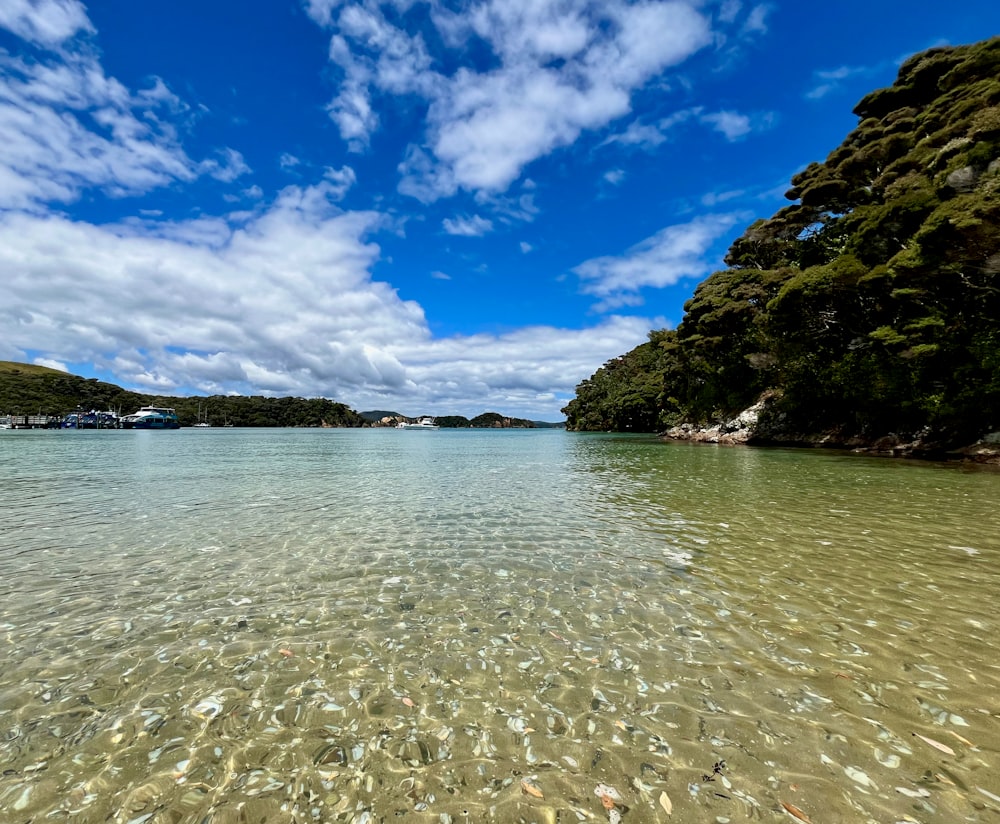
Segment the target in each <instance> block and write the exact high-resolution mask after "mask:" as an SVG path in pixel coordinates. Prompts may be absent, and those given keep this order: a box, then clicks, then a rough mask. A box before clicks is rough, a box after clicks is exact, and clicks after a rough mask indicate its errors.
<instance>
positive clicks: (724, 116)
mask: <svg viewBox="0 0 1000 824" xmlns="http://www.w3.org/2000/svg"><path fill="white" fill-rule="evenodd" d="M701 122H702V123H706V124H708V125H709V126H711V127H712V128H713V129H715V131H717V132H720V133H721V134H723V135H725V137H726V140H730V141H733V140H738V139H739V138H741V137H744V136H746V135H748V134H749V133H750V132H751V131H752V130H753V126H752V125H751V123H750V118H749V117H748V116H747V115H745V114H740V113H739V112H729V111H722V112H710V113H709V114H703V115H702V116H701Z"/></svg>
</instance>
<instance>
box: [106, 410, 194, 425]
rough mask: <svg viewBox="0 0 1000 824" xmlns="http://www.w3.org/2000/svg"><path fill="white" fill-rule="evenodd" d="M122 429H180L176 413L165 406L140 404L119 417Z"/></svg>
mask: <svg viewBox="0 0 1000 824" xmlns="http://www.w3.org/2000/svg"><path fill="white" fill-rule="evenodd" d="M121 425H122V429H180V428H181V424H180V421H179V420H177V413H176V412H175V411H174V410H173V409H171V408H169V407H166V406H142V407H140V408H139V411H138V412H134V413H132V414H131V415H126V416H125V417H124V418H122V419H121Z"/></svg>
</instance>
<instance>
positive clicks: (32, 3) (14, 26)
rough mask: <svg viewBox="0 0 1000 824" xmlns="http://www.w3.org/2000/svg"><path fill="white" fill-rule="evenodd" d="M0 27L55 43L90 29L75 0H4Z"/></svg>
mask: <svg viewBox="0 0 1000 824" xmlns="http://www.w3.org/2000/svg"><path fill="white" fill-rule="evenodd" d="M0 27H2V28H5V29H7V30H8V31H11V32H13V33H14V34H16V35H17V36H18V37H20V38H22V39H23V40H27V41H29V42H31V43H36V44H38V45H41V46H46V47H54V46H58V45H59V44H60V43H62V42H63V41H64V40H67V39H69V38H70V37H73V36H74V35H75V34H76V33H77V32H92V31H93V30H94V29H93V26H92V25H91V23H90V20H89V19H88V18H87V12H86V9H85V8H84V6H83V4H82V3H79V2H76V0H4V2H3V3H2V4H0Z"/></svg>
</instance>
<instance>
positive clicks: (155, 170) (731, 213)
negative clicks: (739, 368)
mask: <svg viewBox="0 0 1000 824" xmlns="http://www.w3.org/2000/svg"><path fill="white" fill-rule="evenodd" d="M997 33H1000V3H996V2H995V0H965V2H963V3H941V2H939V0H907V1H906V2H901V1H900V2H897V0H875V2H872V0H865V1H864V2H861V0H838V2H836V3H819V4H816V3H803V2H801V0H765V1H764V2H757V0H600V2H594V1H593V0H357V1H356V2H343V0H240V2H231V0H211V2H205V1H204V0H198V2H194V1H193V0H170V2H166V0H160V1H159V2H152V1H151V0H150V1H149V2H136V0H95V2H91V3H89V4H84V3H81V2H77V0H0V360H13V361H20V362H28V363H38V364H42V365H46V366H51V367H54V368H57V369H63V370H66V371H68V372H72V373H74V374H79V375H85V376H87V377H98V378H101V379H103V380H108V381H111V382H113V383H117V384H119V385H121V386H124V387H126V388H128V389H133V390H136V391H139V392H144V393H150V394H166V395H212V394H243V395H247V394H260V395H273V396H284V395H295V396H301V397H325V398H331V399H333V400H337V401H340V402H343V403H346V404H348V405H349V406H351V407H352V408H354V409H356V410H358V411H365V410H371V409H382V410H392V411H397V412H400V413H403V414H406V415H411V416H416V415H422V414H430V415H450V414H459V415H466V416H469V417H472V416H474V415H477V414H480V413H481V412H484V411H497V412H501V413H503V414H507V415H514V416H518V417H526V418H530V419H533V420H547V421H558V420H561V419H562V418H563V416H562V414H561V412H560V409H561V408H562V407H563V406H565V404H566V403H567V402H568V401H569V400H570V399H571V398H572V397H573V396H574V388H575V386H576V385H577V384H578V383H579V382H580V381H582V380H584V379H586V378H588V377H589V376H590V375H591V374H593V372H594V371H595V370H596V369H597V368H599V367H600V366H601V365H602V364H603V363H605V362H606V361H608V360H609V359H611V358H614V357H617V356H619V355H621V354H624V353H625V352H627V351H629V350H630V349H632V348H633V347H635V346H637V345H638V344H640V343H642V342H644V341H645V340H646V337H647V334H648V332H649V331H650V330H652V329H660V328H668V327H673V326H675V325H676V324H677V323H679V322H680V321H681V319H682V318H683V313H684V310H683V306H684V303H685V301H686V300H687V299H689V298H690V297H691V295H692V293H693V291H694V288H695V287H696V286H697V284H698V282H699V281H701V280H702V279H704V278H705V277H706V276H708V275H709V274H710V273H711V272H713V271H715V270H717V269H720V268H722V267H723V263H722V258H723V257H724V255H725V252H726V249H727V248H728V246H729V244H730V243H731V242H732V241H733V240H734V239H735V238H737V237H738V236H739V235H740V234H741V233H742V231H743V230H744V229H745V228H746V226H748V225H749V224H750V223H751V222H753V220H755V219H757V218H760V217H769V216H770V215H772V214H773V213H774V212H775V211H777V210H778V209H779V208H781V206H782V205H785V204H786V203H787V202H788V201H786V200H785V199H784V197H783V195H784V192H785V191H786V190H787V189H788V188H789V182H788V181H789V179H790V178H791V176H792V175H793V174H795V173H796V172H797V171H799V170H801V169H802V168H804V167H805V166H806V165H808V164H809V163H810V162H812V161H816V160H820V161H821V160H823V159H824V158H825V157H826V156H827V154H829V153H830V152H831V151H832V150H833V149H834V148H836V147H837V146H838V145H839V144H840V142H841V141H842V140H843V139H844V137H846V135H847V134H848V132H849V131H850V130H851V129H852V128H853V127H854V126H855V125H856V124H857V118H856V117H855V116H854V115H853V114H852V113H851V110H852V108H853V107H854V105H855V104H856V103H857V101H858V100H859V99H860V98H861V97H863V96H864V95H865V94H867V93H868V92H869V91H871V90H873V89H875V88H878V87H882V86H887V85H890V84H891V83H892V81H893V79H894V78H895V75H896V72H897V70H898V67H899V64H900V63H901V62H902V60H904V59H905V58H906V57H908V56H909V55H911V54H913V53H915V52H918V51H922V50H924V49H927V48H930V47H932V46H938V45H945V44H961V43H971V42H975V41H977V40H982V39H985V38H987V37H991V36H994V35H996V34H997Z"/></svg>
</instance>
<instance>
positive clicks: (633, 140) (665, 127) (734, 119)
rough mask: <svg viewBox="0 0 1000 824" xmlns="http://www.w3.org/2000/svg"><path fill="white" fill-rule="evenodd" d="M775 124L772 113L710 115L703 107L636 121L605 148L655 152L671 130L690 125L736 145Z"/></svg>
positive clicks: (614, 136) (615, 136)
mask: <svg viewBox="0 0 1000 824" xmlns="http://www.w3.org/2000/svg"><path fill="white" fill-rule="evenodd" d="M772 121H773V115H772V114H771V113H769V112H765V113H756V114H745V113H743V112H735V111H731V110H722V111H717V112H709V111H705V108H704V107H703V106H693V107H691V108H688V109H681V110H679V111H676V112H674V113H673V114H671V115H670V116H669V117H664V118H661V119H660V120H658V121H657V122H656V123H640V122H639V121H634V122H632V123H630V124H629V125H628V127H627V128H626V129H625V131H623V132H617V133H615V134H612V135H609V136H608V137H607V138H605V140H604V142H603V144H602V145H604V146H607V145H610V144H619V145H623V146H636V147H638V148H640V149H646V150H647V151H651V150H653V149H655V148H657V147H658V146H659V145H660V144H661V143H664V142H665V141H666V140H667V139H668V134H669V132H670V130H671V129H676V128H678V127H681V126H683V125H684V124H688V123H694V124H701V125H702V126H707V127H708V128H710V129H712V130H713V131H716V132H719V133H720V134H722V135H723V136H724V137H725V138H726V140H729V141H730V142H732V141H736V140H739V139H740V138H743V137H745V136H746V135H748V134H750V133H751V132H758V131H762V130H764V129H767V128H768V127H770V125H771V123H772Z"/></svg>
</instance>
